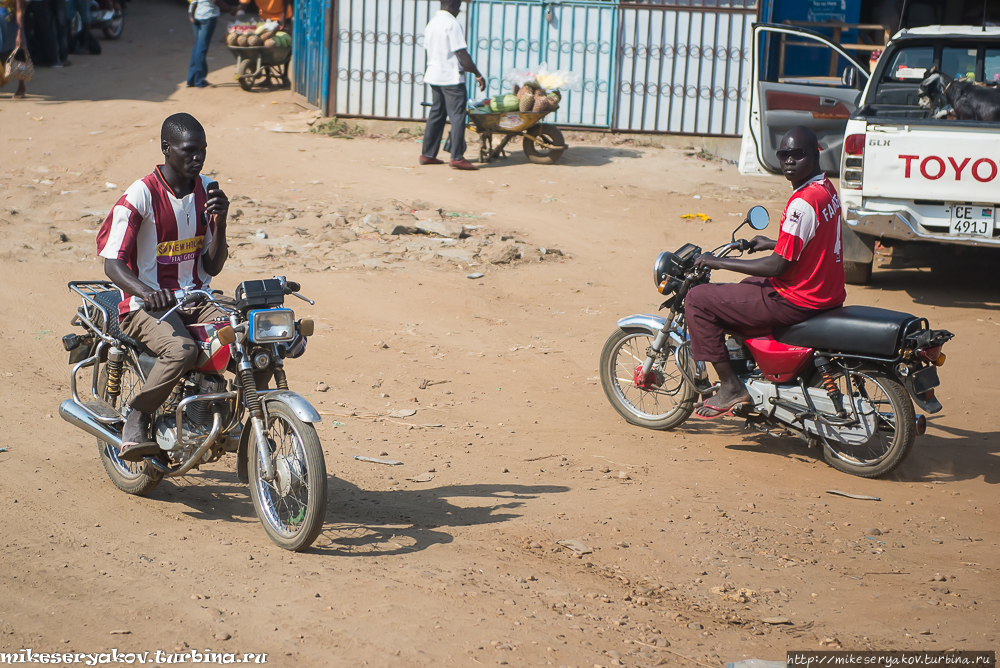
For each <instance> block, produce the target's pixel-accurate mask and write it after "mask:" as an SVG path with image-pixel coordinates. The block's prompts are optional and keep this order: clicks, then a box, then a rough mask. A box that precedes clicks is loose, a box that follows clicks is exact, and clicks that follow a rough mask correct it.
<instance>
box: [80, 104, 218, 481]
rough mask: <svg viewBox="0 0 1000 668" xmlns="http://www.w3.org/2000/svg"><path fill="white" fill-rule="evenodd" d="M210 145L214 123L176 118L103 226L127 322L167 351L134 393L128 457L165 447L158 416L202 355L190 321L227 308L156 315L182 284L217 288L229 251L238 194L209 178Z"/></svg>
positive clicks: (107, 268)
mask: <svg viewBox="0 0 1000 668" xmlns="http://www.w3.org/2000/svg"><path fill="white" fill-rule="evenodd" d="M206 147H207V142H206V139H205V129H204V128H203V127H202V126H201V123H199V122H198V121H197V120H196V119H195V118H194V117H193V116H191V115H190V114H174V115H172V116H169V117H168V118H167V119H166V120H165V121H163V127H162V128H161V130H160V149H161V150H162V151H163V157H164V160H163V164H162V165H159V166H158V167H156V169H155V170H153V173H152V174H150V175H149V176H146V177H145V178H142V179H140V180H138V181H136V182H135V183H133V184H132V185H131V186H129V188H128V190H126V191H125V194H124V195H122V197H121V199H119V200H118V203H117V204H115V206H114V208H113V209H112V210H111V213H109V214H108V217H107V219H106V220H105V221H104V224H103V225H102V226H101V229H100V231H99V232H98V233H97V252H98V254H99V255H100V256H101V257H103V258H104V273H106V274H107V276H108V278H110V279H111V280H112V281H113V282H114V284H115V285H117V286H118V288H119V289H120V290H121V292H122V302H121V304H119V306H118V318H119V326H120V327H121V330H122V331H123V332H125V333H126V334H128V335H129V336H131V337H132V338H134V339H136V340H137V341H140V342H141V343H143V344H145V345H146V346H148V347H149V348H150V349H151V350H152V351H153V352H154V353H155V354H156V358H157V359H156V364H155V365H154V366H153V369H152V371H151V372H150V373H149V376H148V378H147V379H146V382H145V383H144V384H143V386H142V388H141V389H140V390H139V392H137V393H136V394H135V395H134V396H133V397H132V398H131V400H129V404H128V405H129V408H130V412H129V413H128V416H127V417H126V419H125V426H124V428H123V429H122V449H121V451H120V453H119V456H120V457H121V458H122V459H124V460H127V461H142V459H143V457H147V456H151V455H155V454H157V453H158V452H159V447H158V446H157V445H156V443H152V442H150V441H149V423H150V418H151V417H152V415H153V413H154V412H156V409H157V408H159V407H160V405H161V404H162V403H163V402H164V401H165V400H166V399H167V397H168V396H170V392H171V391H172V390H173V387H174V385H175V384H176V383H177V381H178V380H179V379H180V378H181V377H182V376H183V375H184V374H185V373H187V372H188V371H189V370H190V369H191V368H192V367H193V366H194V363H195V360H196V359H197V358H198V346H197V345H196V344H195V342H194V340H193V339H192V338H191V336H190V334H189V333H188V331H187V327H186V323H195V322H211V321H212V320H214V319H215V318H216V317H218V316H220V315H223V313H222V311H221V310H219V309H217V308H215V307H214V306H211V305H208V306H196V307H193V308H192V309H190V310H189V311H188V312H187V313H180V312H178V311H175V312H174V313H172V314H171V315H170V317H169V318H167V319H165V320H164V321H163V322H162V323H160V324H157V322H156V321H157V319H158V318H159V317H162V315H163V313H164V312H165V311H167V310H168V309H170V308H171V307H173V306H174V305H175V304H176V303H177V300H176V297H175V295H174V291H175V290H181V289H194V288H202V289H208V286H209V283H210V282H211V280H212V277H213V276H217V275H218V274H219V272H220V271H222V267H223V265H224V264H225V263H226V258H227V257H228V256H229V253H228V250H227V244H226V216H227V214H228V212H229V200H228V199H227V198H226V194H225V193H224V192H222V191H221V190H220V189H219V187H218V184H217V183H215V182H214V181H213V180H212V179H210V178H208V177H205V176H201V170H202V168H203V167H204V165H205V150H206Z"/></svg>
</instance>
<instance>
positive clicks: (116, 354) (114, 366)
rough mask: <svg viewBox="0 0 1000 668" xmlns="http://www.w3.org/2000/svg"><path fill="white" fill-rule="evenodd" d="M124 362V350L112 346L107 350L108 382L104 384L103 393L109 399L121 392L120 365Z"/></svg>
mask: <svg viewBox="0 0 1000 668" xmlns="http://www.w3.org/2000/svg"><path fill="white" fill-rule="evenodd" d="M124 363H125V351H124V350H122V349H121V348H112V349H111V350H109V351H108V365H107V371H108V383H107V385H106V386H105V394H106V395H107V398H108V399H109V400H111V399H115V398H117V397H118V395H119V394H121V393H122V366H123V365H124Z"/></svg>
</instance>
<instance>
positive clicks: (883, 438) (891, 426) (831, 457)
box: [823, 370, 917, 478]
mask: <svg viewBox="0 0 1000 668" xmlns="http://www.w3.org/2000/svg"><path fill="white" fill-rule="evenodd" d="M847 373H849V374H850V381H851V387H850V388H848V387H847V384H846V382H844V376H843V375H841V376H839V377H838V379H837V381H838V382H837V385H838V387H840V390H841V392H842V393H844V395H845V396H851V397H852V403H853V405H854V406H855V408H856V410H857V413H858V418H860V421H861V422H862V424H864V425H869V426H868V427H866V428H868V429H869V430H870V431H869V433H868V437H867V439H865V440H864V441H862V442H858V443H853V444H849V443H841V442H837V440H836V439H831V438H827V439H826V443H827V445H826V446H824V448H823V456H824V458H825V459H826V462H827V463H828V464H829V465H830V466H832V467H833V468H835V469H837V470H838V471H843V472H844V473H850V474H851V475H856V476H860V477H862V478H877V477H879V476H882V475H885V474H886V473H889V472H890V471H892V470H893V469H894V468H896V467H897V466H899V465H900V464H902V463H903V460H904V459H906V455H908V454H909V452H910V449H911V448H912V447H913V441H914V439H916V436H917V432H916V413H915V411H914V410H913V402H912V401H911V400H910V395H909V394H908V393H907V391H906V388H904V387H903V385H902V384H901V383H900V382H899V381H898V380H896V379H895V378H894V377H892V376H891V375H889V374H888V373H886V372H884V371H881V370H867V371H860V370H852V371H848V372H847Z"/></svg>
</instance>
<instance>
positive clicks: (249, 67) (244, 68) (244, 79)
mask: <svg viewBox="0 0 1000 668" xmlns="http://www.w3.org/2000/svg"><path fill="white" fill-rule="evenodd" d="M253 71H254V63H253V61H251V60H244V61H243V62H241V63H240V69H239V72H238V73H237V75H238V79H239V82H240V88H242V89H243V90H247V91H248V90H250V89H251V88H253V82H254V76H253Z"/></svg>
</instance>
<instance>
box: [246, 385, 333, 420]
mask: <svg viewBox="0 0 1000 668" xmlns="http://www.w3.org/2000/svg"><path fill="white" fill-rule="evenodd" d="M260 400H261V403H262V404H263V405H264V412H265V413H266V412H267V408H268V406H269V405H270V404H272V403H274V402H279V403H282V404H285V405H286V406H288V407H289V408H291V409H292V412H293V413H295V415H296V416H297V417H298V418H299V419H300V420H302V421H303V422H308V423H310V424H312V423H314V422H320V421H322V420H323V418H321V417H320V415H319V413H317V412H316V409H315V408H313V407H312V404H310V403H309V402H308V401H306V399H305V397H303V396H302V395H301V394H298V393H296V392H292V391H291V390H271V391H269V392H261V393H260Z"/></svg>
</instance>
